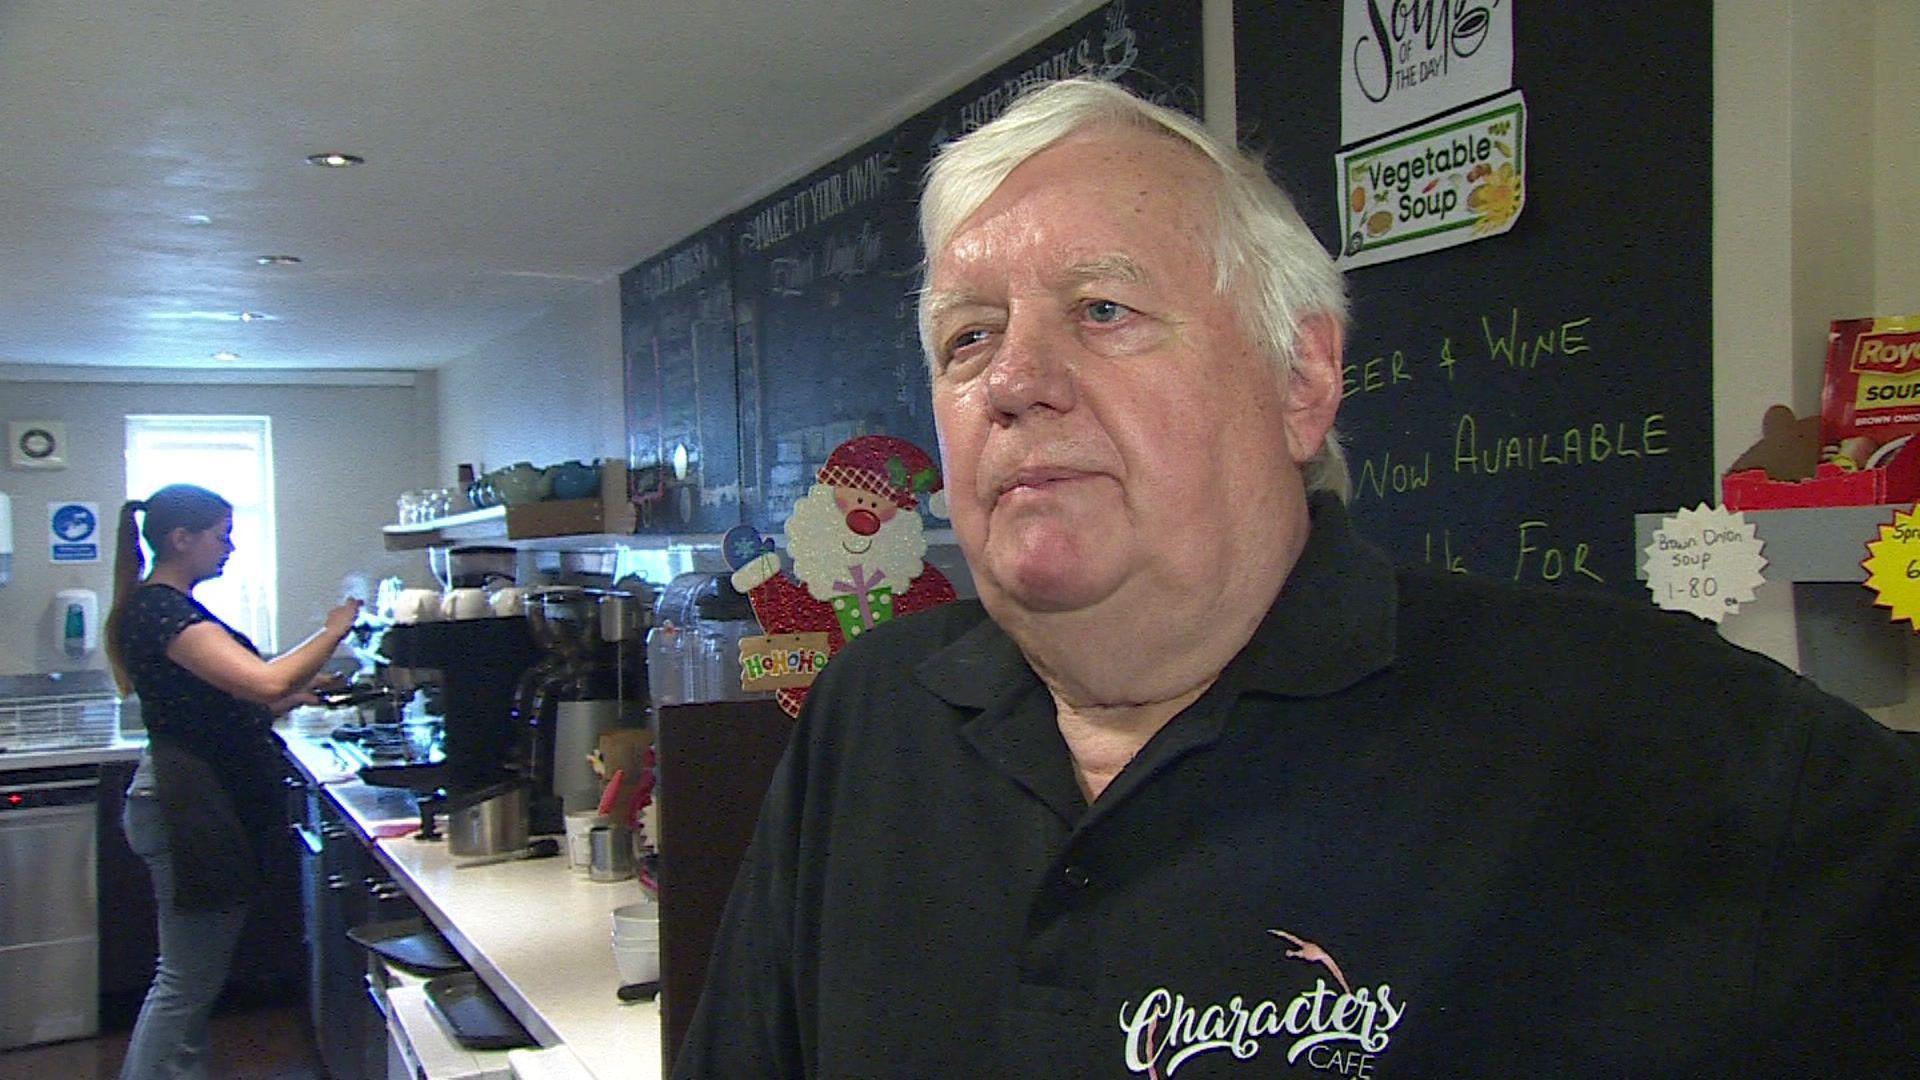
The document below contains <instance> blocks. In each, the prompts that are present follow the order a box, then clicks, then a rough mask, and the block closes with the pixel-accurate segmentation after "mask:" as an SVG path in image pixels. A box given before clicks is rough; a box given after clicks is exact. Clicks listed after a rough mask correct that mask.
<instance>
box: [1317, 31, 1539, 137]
mask: <svg viewBox="0 0 1920 1080" xmlns="http://www.w3.org/2000/svg"><path fill="white" fill-rule="evenodd" d="M1515 2H1516V0H1347V4H1346V11H1345V17H1344V23H1343V30H1342V34H1341V37H1342V44H1343V46H1344V47H1343V49H1342V52H1341V61H1340V71H1341V80H1340V144H1341V145H1342V146H1352V145H1353V144H1354V143H1357V142H1359V141H1360V140H1362V139H1370V138H1372V137H1374V136H1375V135H1379V134H1381V133H1383V132H1388V131H1394V130H1397V129H1399V128H1403V127H1406V126H1407V125H1408V124H1413V123H1418V122H1419V121H1421V120H1425V119H1428V118H1429V117H1433V116H1438V115H1439V114H1441V113H1443V112H1447V111H1449V110H1451V109H1457V108H1459V107H1460V106H1462V105H1466V104H1469V103H1471V102H1475V101H1479V100H1480V99H1482V98H1485V97H1491V96H1492V95H1494V94H1498V93H1501V92H1502V91H1504V90H1506V89H1507V88H1508V87H1510V86H1512V85H1513V5H1514V3H1515Z"/></svg>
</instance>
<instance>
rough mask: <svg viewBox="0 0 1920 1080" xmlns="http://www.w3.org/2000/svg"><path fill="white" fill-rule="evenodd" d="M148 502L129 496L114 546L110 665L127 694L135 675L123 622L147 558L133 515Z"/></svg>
mask: <svg viewBox="0 0 1920 1080" xmlns="http://www.w3.org/2000/svg"><path fill="white" fill-rule="evenodd" d="M146 509H147V504H146V503H145V502H143V501H141V500H139V499H129V500H127V501H126V503H125V504H123V505H122V506H121V507H120V528H119V533H118V536H117V537H116V538H115V540H114V547H113V606H112V607H110V608H108V609H107V666H108V667H110V668H112V669H113V682H114V685H116V686H118V687H119V688H120V694H121V696H122V697H125V696H126V695H127V694H130V693H132V692H133V678H132V676H130V675H128V674H127V657H126V650H125V649H124V648H122V647H121V644H120V623H121V620H122V619H123V618H125V616H126V611H127V598H128V597H130V596H132V595H133V590H134V589H135V588H137V587H139V585H140V575H141V573H142V572H144V571H145V570H146V568H147V567H146V557H145V556H144V555H143V554H142V553H141V551H140V525H139V523H138V522H136V521H135V520H134V519H133V515H135V514H138V513H144V512H145V511H146Z"/></svg>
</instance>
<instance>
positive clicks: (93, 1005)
mask: <svg viewBox="0 0 1920 1080" xmlns="http://www.w3.org/2000/svg"><path fill="white" fill-rule="evenodd" d="M99 789H100V767H99V766H97V765H72V766H64V767H57V768H39V769H21V770H16V771H11V772H0V997H3V998H4V999H5V1002H6V1006H5V1008H0V1050H5V1049H10V1048H12V1047H17V1046H30V1045H33V1044H35V1043H44V1042H56V1041H59V1040H62V1039H79V1038H86V1037H88V1036H91V1035H95V1034H98V1033H99V1030H100V992H99V986H100V959H99V958H100V930H99V911H98V906H99V900H98V893H97V886H96V884H95V877H94V859H95V853H94V845H95V840H96V829H97V818H98V816H99V806H100V795H99Z"/></svg>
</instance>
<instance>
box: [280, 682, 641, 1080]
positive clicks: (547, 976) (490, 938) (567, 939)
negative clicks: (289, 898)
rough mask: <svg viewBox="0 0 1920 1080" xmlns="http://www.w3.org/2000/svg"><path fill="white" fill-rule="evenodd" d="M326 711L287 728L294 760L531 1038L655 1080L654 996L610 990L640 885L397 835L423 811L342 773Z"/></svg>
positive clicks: (303, 715)
mask: <svg viewBox="0 0 1920 1080" xmlns="http://www.w3.org/2000/svg"><path fill="white" fill-rule="evenodd" d="M322 712H323V711H322V710H312V711H307V710H296V712H295V714H294V715H293V716H290V717H289V718H288V721H286V722H283V723H282V724H281V725H280V732H281V734H282V736H283V737H284V738H285V739H286V742H287V745H288V749H289V750H290V751H291V752H292V755H293V757H294V759H295V760H296V761H297V762H298V763H299V765H300V767H301V769H302V771H304V772H306V773H307V774H308V776H309V778H310V779H312V780H313V781H314V782H315V783H318V784H320V785H322V787H323V789H324V790H325V791H326V792H327V793H328V795H329V796H330V797H331V798H332V799H333V801H334V803H335V804H336V805H338V806H339V807H341V809H343V810H344V811H345V812H346V813H347V816H348V817H349V818H350V819H352V820H353V822H354V824H355V825H356V826H358V828H359V831H360V833H361V835H362V836H364V837H370V838H372V839H371V840H370V841H369V842H370V843H371V844H372V848H373V851H374V854H375V857H376V858H377V859H378V860H379V862H380V863H381V865H383V866H384V867H386V869H387V871H388V873H389V874H391V875H392V877H393V879H394V880H395V881H397V882H399V883H400V885H401V887H402V888H404V889H405V890H406V891H407V894H408V895H409V896H411V897H412V898H413V901H414V902H415V903H416V904H418V905H419V906H420V908H421V910H422V911H424V912H425V913H426V915H427V917H428V918H429V919H431V920H432V921H433V923H434V925H435V926H437V927H439V929H440V931H441V933H442V934H444V935H445V936H446V938H447V940H448V941H449V942H450V943H452V945H453V947H454V948H455V949H456V950H458V951H459V953H460V955H461V956H462V957H463V958H464V959H465V960H466V961H467V963H468V964H469V965H471V966H472V967H473V970H474V971H475V972H476V973H478V974H479V976H480V977H481V978H482V979H483V980H485V981H486V984H487V986H488V988H489V989H491V990H492V991H493V992H494V995H495V996H496V997H498V998H499V999H500V1001H501V1003H502V1004H503V1005H505V1006H506V1007H507V1009H508V1010H509V1011H511V1012H512V1013H513V1015H514V1016H515V1018H517V1019H518V1020H519V1021H520V1023H521V1024H522V1025H524V1026H525V1027H526V1029H527V1031H528V1033H530V1034H531V1035H533V1037H534V1038H535V1039H537V1040H539V1042H540V1045H541V1046H559V1045H564V1046H566V1047H567V1048H568V1050H570V1051H571V1052H572V1054H573V1055H574V1056H575V1057H577V1058H578V1059H579V1061H580V1062H581V1063H582V1064H583V1065H585V1066H586V1067H587V1069H589V1070H590V1071H591V1072H592V1075H593V1077H594V1080H658V1078H659V1076H660V1073H661V1048H660V1010H659V1007H658V1004H657V1002H650V1001H649V1002H636V1003H633V1004H626V1003H622V1002H621V1001H620V1000H619V999H618V998H617V997H616V996H615V991H616V990H617V989H618V985H619V976H618V974H617V973H616V971H615V970H614V964H613V943H612V937H613V916H612V912H613V909H614V908H616V907H619V906H621V905H622V904H630V903H633V902H635V901H637V900H639V899H641V890H640V884H639V882H637V881H633V880H627V881H622V882H617V883H611V884H603V883H599V882H593V881H589V880H588V879H587V878H586V876H585V875H583V874H577V873H574V872H573V871H572V870H570V869H569V868H568V866H567V861H566V858H565V857H564V856H556V857H552V858H545V859H523V860H518V861H512V862H499V863H492V864H489V865H485V866H461V865H459V863H460V862H463V861H465V860H456V859H454V858H453V857H452V856H451V855H449V854H448V853H447V848H446V843H445V841H420V840H415V839H413V837H412V836H411V835H393V834H395V833H398V832H401V831H402V827H403V826H405V825H407V824H409V823H412V824H416V825H417V823H418V819H417V817H415V816H413V814H412V813H411V812H410V811H407V810H404V809H403V808H402V807H403V805H404V803H405V801H406V800H404V799H403V798H401V797H400V793H399V792H397V791H396V790H395V789H391V788H377V789H376V788H368V787H367V786H366V785H365V784H362V783H361V782H360V781H359V780H357V779H351V778H350V776H351V774H350V773H346V772H344V771H343V765H342V763H341V761H340V759H339V758H337V757H336V756H334V755H333V754H332V752H331V751H329V750H327V749H326V747H325V746H324V745H321V744H319V743H318V742H317V741H316V740H317V738H319V737H321V736H323V735H324V733H325V732H326V731H329V730H331V729H332V727H333V726H334V725H333V724H332V723H330V721H331V720H332V719H334V718H330V717H327V716H324V715H322ZM376 796H378V797H376ZM405 831H407V832H409V833H410V832H411V831H412V830H405ZM382 834H387V835H386V836H385V837H384V838H383V837H382Z"/></svg>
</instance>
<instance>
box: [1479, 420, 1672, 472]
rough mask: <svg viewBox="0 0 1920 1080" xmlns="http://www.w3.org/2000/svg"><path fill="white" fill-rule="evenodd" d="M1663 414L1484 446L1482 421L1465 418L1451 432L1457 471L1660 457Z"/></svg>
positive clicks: (1498, 439) (1534, 434)
mask: <svg viewBox="0 0 1920 1080" xmlns="http://www.w3.org/2000/svg"><path fill="white" fill-rule="evenodd" d="M1667 450H1668V447H1667V417H1666V414H1665V413H1647V414H1646V415H1645V416H1642V417H1641V418H1640V419H1639V420H1637V421H1627V420H1618V421H1613V422H1611V423H1609V422H1606V421H1597V422H1594V423H1591V424H1576V425H1574V426H1572V427H1568V428H1562V429H1560V430H1559V431H1544V432H1528V433H1526V434H1523V435H1496V436H1494V437H1492V438H1490V439H1486V440H1485V441H1482V438H1481V435H1480V424H1479V421H1477V420H1475V419H1474V418H1473V414H1472V413H1461V414H1460V419H1459V420H1458V421H1457V422H1456V423H1455V424H1454V427H1453V471H1454V472H1456V473H1471V474H1476V475H1480V476H1497V475H1499V474H1500V473H1503V472H1516V471H1524V472H1530V471H1534V470H1539V469H1544V468H1566V467H1571V466H1576V465H1583V464H1592V465H1598V464H1600V463H1601V462H1604V461H1607V460H1609V459H1612V458H1623V459H1624V458H1638V457H1660V456H1662V455H1664V454H1666V453H1667Z"/></svg>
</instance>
